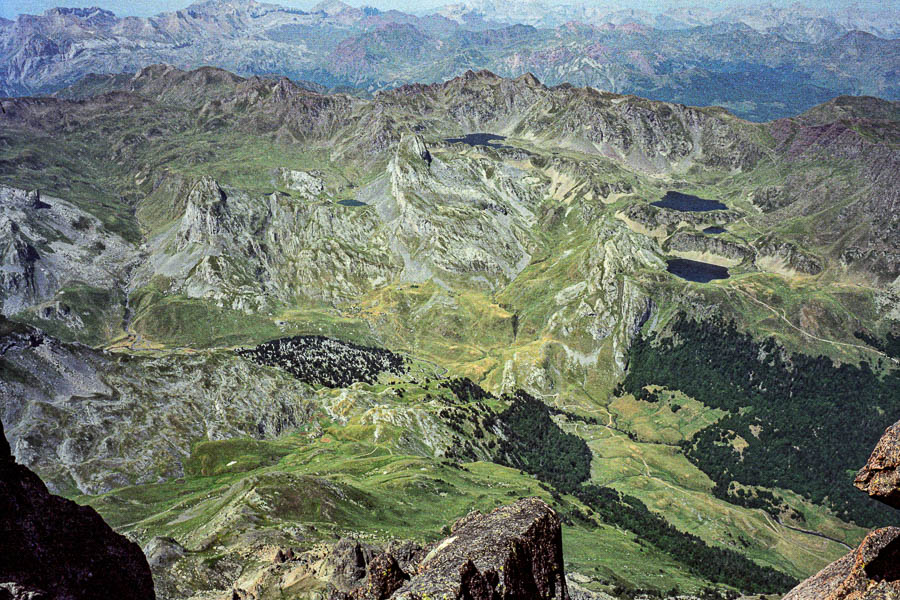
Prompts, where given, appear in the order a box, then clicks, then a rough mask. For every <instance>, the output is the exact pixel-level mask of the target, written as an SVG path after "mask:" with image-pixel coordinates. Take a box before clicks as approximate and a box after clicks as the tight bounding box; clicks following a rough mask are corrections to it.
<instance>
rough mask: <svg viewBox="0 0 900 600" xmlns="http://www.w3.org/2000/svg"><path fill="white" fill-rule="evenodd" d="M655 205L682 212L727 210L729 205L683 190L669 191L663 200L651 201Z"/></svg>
mask: <svg viewBox="0 0 900 600" xmlns="http://www.w3.org/2000/svg"><path fill="white" fill-rule="evenodd" d="M650 204H652V205H653V206H658V207H660V208H671V209H672V210H680V211H681V212H705V211H707V210H727V209H728V207H727V206H725V205H724V204H722V203H721V202H719V201H718V200H704V199H703V198H699V197H697V196H692V195H690V194H682V193H681V192H667V193H666V195H665V196H663V199H662V200H658V201H656V202H651V203H650Z"/></svg>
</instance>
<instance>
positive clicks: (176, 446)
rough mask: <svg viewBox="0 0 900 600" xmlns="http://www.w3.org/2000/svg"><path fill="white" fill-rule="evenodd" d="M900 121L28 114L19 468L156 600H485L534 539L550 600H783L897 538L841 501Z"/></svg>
mask: <svg viewBox="0 0 900 600" xmlns="http://www.w3.org/2000/svg"><path fill="white" fill-rule="evenodd" d="M209 6H216V7H221V6H222V5H221V4H217V5H209ZM257 9H258V10H260V11H265V10H269V9H268V8H265V7H262V8H260V7H257ZM210 10H212V9H211V8H210ZM344 12H345V11H343V10H342V11H341V12H339V13H338V15H341V14H344ZM92 14H93V16H90V15H84V14H82V15H81V16H78V17H77V18H76V17H72V19H73V20H77V21H79V22H81V21H83V20H84V19H92V18H96V19H99V21H100V22H107V21H108V22H109V23H112V24H113V25H110V27H113V26H115V27H125V26H126V25H128V26H129V27H131V26H134V27H137V26H138V25H141V26H143V25H142V24H147V23H151V22H152V21H145V20H137V19H132V20H128V19H126V20H117V19H113V18H112V17H109V16H107V15H105V14H103V13H92ZM270 14H276V15H283V14H286V13H284V12H283V11H281V10H280V9H278V10H277V11H276V13H270ZM298 16H301V17H302V16H303V15H298ZM370 17H371V15H370ZM265 18H266V17H265V16H257V17H252V18H251V22H256V21H253V19H265ZM272 18H274V17H272ZM279 18H280V17H279ZM317 18H319V19H333V18H335V17H333V16H328V15H326V16H322V15H319V16H318V17H317ZM366 18H369V17H366ZM203 19H207V17H203V18H202V19H200V18H198V17H191V18H187V17H185V19H184V21H185V22H186V23H188V24H189V25H190V27H195V26H196V25H197V21H198V20H200V21H203ZM66 22H68V21H66ZM204 22H205V21H204ZM230 22H231V23H232V24H233V25H234V27H235V29H236V30H237V29H239V28H243V27H245V26H244V25H240V27H238V25H239V24H240V23H241V22H242V21H240V19H237V18H235V19H232V20H231V21H230ZM178 26H179V27H181V26H185V27H187V26H188V25H185V24H184V23H181V24H179V25H178ZM98 27H99V25H98ZM172 27H175V26H174V25H173V26H172ZM391 27H394V26H391ZM396 27H399V26H396ZM215 29H216V30H219V29H221V26H219V25H217V26H216V27H215ZM520 29H522V28H521V27H520V28H514V31H518V30H520ZM378 31H379V30H378V29H377V28H376V29H375V32H376V33H377V32H378ZM380 31H381V32H383V31H385V29H382V30H380ZM416 31H419V29H418V26H416ZM485 31H487V32H490V31H492V30H490V29H487V30H485ZM691 32H692V33H690V35H697V30H691ZM154 35H156V34H154ZM236 35H237V34H236ZM242 35H243V34H240V35H238V37H237V38H236V39H238V40H243V39H244V38H243V37H241V36H242ZM429 35H431V34H429ZM473 35H474V34H473ZM753 35H762V34H757V33H754V34H753ZM763 37H764V36H763ZM86 39H87V38H86ZM242 43H243V42H242ZM341 43H343V42H341ZM879 43H880V42H879ZM235 47H237V46H235ZM348 72H350V71H348ZM898 115H900V103H898V102H895V101H890V100H884V99H879V98H875V97H858V96H857V97H851V96H840V97H837V98H833V99H830V100H828V101H826V102H824V103H821V104H819V105H817V106H815V107H813V108H811V109H810V110H807V111H805V112H803V113H801V114H798V115H795V116H793V117H790V118H783V119H777V120H774V121H768V122H763V123H756V122H751V121H747V120H744V119H741V118H739V117H737V116H735V115H733V114H731V113H730V112H728V111H727V110H725V109H723V108H720V107H691V106H685V105H684V104H679V103H673V102H662V101H656V100H649V99H644V98H639V97H637V96H634V95H621V94H616V93H612V92H608V91H600V90H597V89H595V88H593V87H578V86H575V85H572V84H560V85H546V84H545V83H542V82H541V81H540V78H539V77H537V76H535V75H534V74H531V73H526V74H523V75H521V76H518V77H515V78H509V77H502V76H500V75H497V74H495V73H493V72H490V71H485V70H482V71H471V70H470V71H466V72H464V73H462V74H461V75H458V76H456V77H453V78H450V79H448V80H446V81H442V82H439V83H432V84H425V83H414V84H409V85H402V86H398V87H395V88H391V89H384V90H378V91H376V92H375V93H373V94H372V95H371V97H359V96H357V95H354V94H347V93H339V92H329V93H324V92H323V91H322V90H321V89H320V88H318V86H316V85H313V84H311V83H302V82H295V81H292V80H291V79H289V78H287V77H269V76H267V77H262V76H250V77H243V76H239V75H236V74H234V73H231V72H229V71H226V70H222V69H218V68H213V67H203V68H199V69H194V70H182V69H179V68H177V67H174V66H172V65H166V64H154V65H149V66H145V67H143V68H141V69H139V70H138V71H137V72H136V73H133V74H128V75H121V74H106V75H92V76H88V77H85V78H84V79H82V80H80V81H77V82H75V83H74V84H73V85H72V86H70V87H67V88H64V89H61V90H59V92H58V93H57V94H56V95H55V96H53V97H17V98H3V99H2V100H0V302H2V312H3V314H4V315H5V316H4V317H3V318H2V319H0V380H2V383H3V386H2V388H0V394H2V396H0V398H2V402H0V421H2V423H3V426H4V431H5V435H6V437H7V438H8V439H9V443H10V447H11V453H12V455H14V456H15V458H16V461H17V462H18V463H20V465H22V468H27V469H30V470H32V471H33V472H34V473H36V474H37V475H38V476H40V477H41V478H42V479H43V480H44V481H45V482H46V484H47V487H48V488H49V490H50V491H52V492H54V493H57V494H61V495H64V496H66V497H68V498H70V499H73V500H75V501H76V502H78V503H82V504H87V505H89V506H92V507H93V508H94V509H95V510H96V511H97V512H98V513H99V514H100V515H101V516H102V517H103V518H104V519H105V520H107V522H108V523H109V524H110V525H111V526H112V527H113V528H114V529H116V530H117V531H118V532H119V533H123V534H127V535H128V536H129V537H130V538H132V539H133V540H135V541H137V542H139V543H140V544H141V545H142V547H143V549H144V551H145V554H146V555H147V556H148V557H149V559H148V560H149V566H150V568H151V570H152V573H153V578H154V585H155V588H156V594H157V596H158V597H160V598H197V599H198V600H199V599H200V598H208V597H220V596H223V597H229V596H230V597H238V598H268V597H278V596H279V595H281V596H286V595H293V596H296V597H301V598H321V597H323V596H327V595H329V594H331V593H332V592H334V593H338V592H339V593H343V594H357V596H359V595H360V594H364V593H366V592H365V588H366V585H368V584H364V583H363V582H364V581H365V580H366V577H368V575H367V574H366V565H370V564H375V565H383V568H384V572H385V573H387V574H393V575H392V576H391V577H392V578H393V583H391V586H390V587H391V589H392V590H394V591H392V592H391V594H393V593H400V594H403V593H409V594H412V593H414V592H415V590H416V589H420V588H419V587H416V586H423V587H421V589H425V587H426V586H431V585H433V583H434V582H433V581H431V580H427V579H425V580H423V579H416V578H415V577H414V575H415V573H419V574H420V575H419V576H420V577H421V573H424V572H426V571H428V570H429V569H431V568H435V569H437V567H438V565H442V566H441V567H440V569H439V570H438V571H436V572H437V573H438V574H439V575H440V576H441V577H443V579H441V580H440V581H442V582H443V583H442V584H441V585H444V584H447V581H450V580H449V579H447V577H449V575H447V574H448V573H451V572H452V575H453V577H461V578H463V579H464V580H465V582H466V585H470V584H471V586H472V588H471V589H484V587H483V586H484V585H486V586H488V588H490V589H493V588H491V587H490V586H492V585H496V584H497V582H498V581H499V580H495V579H490V578H488V579H482V577H487V576H486V575H483V574H482V571H483V570H484V569H487V568H488V567H486V566H483V565H485V564H487V563H483V562H477V561H476V562H477V565H476V566H477V569H476V570H475V571H472V569H471V568H469V567H466V568H465V569H462V570H460V563H459V561H457V559H459V558H460V556H459V554H458V552H459V548H460V546H459V545H453V540H454V538H455V536H456V532H457V531H463V532H468V533H467V535H469V534H471V535H472V536H476V537H477V538H478V539H479V540H482V541H483V540H484V539H485V537H486V535H487V534H484V530H483V529H482V528H481V527H480V526H479V527H475V525H474V524H476V523H480V524H483V525H485V526H490V527H494V528H496V527H500V525H498V523H499V522H500V521H498V519H500V518H501V517H503V520H505V519H506V518H507V517H506V516H508V515H510V514H527V515H532V516H534V518H535V519H536V520H537V522H540V523H544V525H542V526H541V527H539V528H538V529H530V527H531V525H530V523H531V522H532V521H530V520H528V519H525V518H524V517H523V520H521V521H516V522H517V523H519V524H520V525H521V527H520V528H519V529H516V530H515V531H514V532H512V533H510V532H506V533H510V535H511V536H512V537H517V538H521V539H522V540H526V541H525V542H522V544H524V545H520V546H515V545H514V546H513V548H520V549H521V550H522V551H523V552H524V551H525V549H526V548H532V549H533V548H534V547H536V546H537V545H539V544H535V543H532V542H528V540H534V539H535V537H534V536H532V533H533V532H535V531H540V532H544V533H543V534H542V535H544V534H546V535H550V534H552V535H550V537H551V538H552V539H553V540H555V539H556V533H555V531H556V530H555V529H554V527H553V523H554V522H555V521H554V519H557V518H558V519H559V524H560V530H559V531H560V533H561V536H562V541H561V544H562V549H563V551H564V557H565V558H564V559H563V561H564V564H563V566H564V568H565V572H566V573H567V575H568V579H567V580H566V584H565V586H563V584H562V581H561V580H560V579H559V578H555V579H554V578H553V577H549V579H546V578H545V579H542V580H541V581H545V580H547V581H555V582H556V583H554V584H553V585H554V586H555V588H554V589H556V590H560V593H563V592H562V590H563V588H564V587H565V589H566V590H568V591H567V592H565V593H568V594H573V593H574V592H577V593H578V594H581V595H580V596H578V597H580V598H604V599H605V598H609V597H610V596H613V597H617V598H634V597H640V596H641V595H647V594H653V595H656V596H658V597H664V596H666V595H668V596H669V597H672V596H677V595H678V593H677V592H673V590H680V591H683V592H686V593H690V594H691V595H693V596H694V597H704V595H705V597H709V598H715V597H719V598H727V597H733V596H735V595H737V594H738V593H746V594H753V595H755V596H757V597H758V596H759V595H761V594H764V595H772V594H778V593H783V592H786V591H787V590H788V589H790V588H791V587H792V586H793V585H794V584H796V583H797V582H798V581H799V580H800V579H803V578H805V577H808V576H810V575H812V574H814V573H816V572H817V571H819V570H820V569H822V568H823V567H825V566H826V565H827V564H828V563H830V562H831V561H834V560H837V559H839V558H840V557H841V556H843V555H845V554H846V552H847V551H848V549H849V548H850V547H856V546H858V545H859V544H860V542H862V541H863V540H864V538H865V537H866V534H867V531H868V529H869V528H871V527H874V526H883V525H887V524H890V523H891V522H893V521H894V520H895V519H896V517H895V515H893V514H892V512H893V511H890V510H888V509H887V508H886V507H883V506H882V505H881V504H879V503H877V502H876V501H874V500H871V499H870V498H868V497H867V496H866V495H865V494H861V493H859V492H857V491H856V490H855V489H854V488H853V476H854V470H855V469H856V468H858V467H859V465H861V464H863V463H864V462H865V460H866V457H867V455H868V452H869V450H870V449H871V448H872V447H873V446H874V445H875V443H876V442H877V440H878V438H879V437H880V436H881V434H882V432H883V431H884V429H885V428H886V427H887V426H888V425H890V424H891V423H893V422H895V421H896V416H897V414H900V404H898V402H900V376H898V360H900V344H898V343H900V248H898V240H900V210H898V201H900V199H898V192H897V190H898V189H900V186H898V182H897V177H898V175H897V174H898V173H900V165H898V164H897V163H898V153H897V148H898V145H900V126H898V123H900V119H898ZM851 421H852V426H851V425H849V424H848V423H849V422H851ZM526 497H537V498H540V500H539V501H538V500H535V501H531V502H530V503H526V504H521V503H519V502H517V501H518V500H519V499H521V498H526ZM508 505H511V506H513V507H519V508H500V507H505V506H508ZM523 506H525V507H526V508H522V507H523ZM545 506H547V507H552V512H548V511H549V509H545V508H544V507H545ZM528 507H530V508H528ZM473 510H477V511H480V513H483V515H482V516H481V517H479V516H477V515H476V516H473V517H472V519H473V520H471V521H469V520H468V517H466V515H468V514H469V513H470V512H471V511H473ZM520 510H524V511H525V513H520V512H516V511H520ZM473 514H475V513H473ZM548 514H550V515H552V518H551V517H546V515H548ZM491 515H494V517H491ZM542 515H544V516H542ZM463 517H465V518H463ZM530 518H531V517H529V519H530ZM458 519H462V520H461V521H458ZM453 522H456V523H457V524H456V525H454V526H453V529H450V528H446V529H445V526H446V524H447V523H453ZM466 523H470V527H468V528H467V527H466ZM497 531H498V532H499V533H498V535H499V534H500V533H503V530H502V528H501V529H499V530H497ZM529 532H532V533H529ZM504 535H505V534H504ZM508 538H509V536H507V537H503V538H502V539H508ZM466 539H469V538H468V537H467V538H466ZM498 539H500V538H498ZM510 539H511V538H510ZM511 543H513V544H516V543H519V542H511ZM553 543H554V544H555V543H556V542H553ZM478 547H479V548H481V546H478ZM547 547H550V548H552V549H553V552H552V554H553V555H554V556H553V557H549V558H546V559H545V560H543V561H541V562H539V563H535V564H537V566H540V565H555V566H552V570H554V572H557V571H558V570H559V569H560V567H559V561H558V560H557V558H558V553H557V552H556V548H557V546H553V545H548V546H547ZM446 549H449V550H448V552H449V551H452V557H453V559H452V560H450V559H449V558H448V559H447V561H446V562H444V560H443V559H441V561H440V562H435V563H432V562H430V561H431V560H435V557H436V556H445V557H446V556H448V555H447V554H444V555H441V552H442V550H446ZM276 551H277V552H276ZM380 551H385V552H387V553H388V554H390V555H391V556H393V557H394V559H395V560H396V562H397V568H395V567H394V565H393V563H391V562H390V560H388V559H384V560H386V561H387V562H374V563H373V562H372V561H373V560H374V557H375V555H376V554H377V553H378V552H380ZM473 551H474V550H473ZM532 551H533V550H529V552H532ZM279 556H280V558H279ZM479 556H481V555H480V554H479ZM503 556H506V555H503ZM503 556H501V557H500V558H496V560H493V561H492V562H490V564H491V565H494V566H493V567H490V568H491V569H494V573H495V575H491V576H490V577H491V578H493V577H497V576H498V575H497V573H498V572H499V567H497V566H496V565H497V564H501V563H502V561H503V560H506V558H503ZM510 556H512V558H509V560H510V561H512V562H510V563H508V564H516V565H519V567H521V566H522V561H519V562H515V561H514V560H513V559H514V558H515V556H520V557H521V556H524V555H522V554H516V553H515V552H513V553H512V554H511V555H510ZM429 557H431V558H429ZM479 560H480V559H479ZM498 561H500V562H499V563H498ZM526 562H527V561H526ZM502 564H506V563H502ZM429 565H432V566H431V567H429ZM463 566H465V563H463ZM547 568H550V567H547ZM448 569H449V570H448ZM541 569H544V567H541ZM539 570H540V569H539ZM370 571H371V569H370ZM516 572H517V573H522V572H525V573H528V572H530V571H529V570H528V569H521V568H518V567H517V571H516ZM541 572H543V573H544V574H545V575H546V574H547V571H546V570H542V571H541ZM369 574H371V572H370V573H369ZM404 575H405V576H409V577H411V578H410V579H409V582H408V584H406V583H403V582H401V581H400V580H403V581H404V582H405V581H406V580H405V579H403V577H404ZM386 577H387V575H386ZM388 579H390V578H388ZM453 581H455V579H454V580H453ZM472 582H475V583H472ZM492 582H493V583H492ZM398 583H399V584H400V585H401V586H403V585H408V586H409V587H406V588H403V587H401V588H396V587H394V585H395V584H398ZM372 585H375V582H374V581H372ZM379 585H380V584H379ZM448 585H449V584H448ZM544 585H545V584H544V583H541V586H542V588H541V589H549V588H544V587H543V586H544ZM546 585H549V584H546ZM479 586H481V587H479ZM398 589H406V590H407V592H396V590H398ZM442 589H444V588H442ZM467 589H468V588H467ZM410 590H412V591H410ZM573 591H574V592H573ZM416 593H417V592H416ZM379 597H384V598H387V597H389V595H383V596H379ZM398 597H400V596H398ZM403 597H406V596H403ZM409 597H414V596H412V595H410V596H409Z"/></svg>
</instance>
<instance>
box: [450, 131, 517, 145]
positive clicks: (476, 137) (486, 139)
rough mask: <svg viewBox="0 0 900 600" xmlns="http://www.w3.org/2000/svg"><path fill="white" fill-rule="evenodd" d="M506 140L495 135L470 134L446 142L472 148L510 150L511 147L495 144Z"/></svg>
mask: <svg viewBox="0 0 900 600" xmlns="http://www.w3.org/2000/svg"><path fill="white" fill-rule="evenodd" d="M505 139H506V136H505V135H496V134H494V133H469V134H466V135H464V136H462V137H458V138H447V139H446V140H444V141H445V142H450V143H451V144H468V145H470V146H486V147H488V148H509V146H504V145H503V144H495V143H494V142H502V141H503V140H505Z"/></svg>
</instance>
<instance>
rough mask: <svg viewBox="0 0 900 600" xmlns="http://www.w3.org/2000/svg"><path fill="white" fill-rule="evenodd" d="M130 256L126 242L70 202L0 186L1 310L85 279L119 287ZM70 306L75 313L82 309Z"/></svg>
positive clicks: (98, 285) (10, 312) (130, 248)
mask: <svg viewBox="0 0 900 600" xmlns="http://www.w3.org/2000/svg"><path fill="white" fill-rule="evenodd" d="M136 259H137V252H136V250H135V249H134V247H133V246H132V245H131V244H130V243H128V242H126V241H125V240H124V239H122V237H121V236H119V235H117V234H115V233H111V232H109V231H108V230H106V229H105V228H104V227H103V226H102V223H101V222H100V220H99V219H97V218H96V217H94V216H93V215H91V214H89V213H87V212H85V211H83V210H81V209H80V208H78V207H76V206H75V205H73V204H71V203H69V202H66V201H64V200H61V199H59V198H52V197H49V196H47V197H42V196H41V195H40V194H39V193H38V192H37V191H36V190H32V191H26V190H23V189H17V188H12V187H7V186H2V185H0V311H2V312H3V313H4V314H7V315H13V314H16V313H19V312H21V311H23V310H26V309H28V308H30V307H33V306H35V305H39V304H41V303H42V302H46V301H48V300H51V299H52V298H53V296H54V295H55V294H56V293H57V292H59V291H60V289H62V288H63V287H64V286H67V285H73V284H76V283H77V284H83V283H84V282H90V284H91V285H92V286H94V287H96V288H98V289H104V290H109V289H116V288H118V287H121V286H122V285H124V283H123V282H124V281H125V279H126V277H127V272H128V270H129V269H130V268H131V266H133V264H134V262H135V260H136ZM74 308H75V312H76V313H77V312H79V310H78V309H81V308H83V307H74ZM92 308H93V309H95V310H96V309H98V308H101V307H97V306H94V307H92ZM49 314H50V313H48V316H49Z"/></svg>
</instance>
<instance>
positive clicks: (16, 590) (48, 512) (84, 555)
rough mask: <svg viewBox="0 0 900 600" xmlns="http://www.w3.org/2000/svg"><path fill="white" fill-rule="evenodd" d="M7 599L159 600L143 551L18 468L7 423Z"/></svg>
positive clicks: (3, 511) (2, 491)
mask: <svg viewBox="0 0 900 600" xmlns="http://www.w3.org/2000/svg"><path fill="white" fill-rule="evenodd" d="M0 440H2V441H0V531H2V532H3V535H2V536H0V583H2V590H0V597H11V598H42V597H46V598H54V599H57V600H70V599H71V600H75V599H81V598H133V599H135V600H143V599H155V598H156V595H155V594H154V591H153V580H152V578H151V576H150V567H149V565H148V564H147V559H146V558H145V557H144V554H143V553H142V552H141V549H140V547H139V546H138V545H137V544H135V543H133V542H131V541H129V540H128V539H126V538H125V537H123V536H121V535H119V534H117V533H115V532H114V531H113V530H112V529H111V528H110V527H109V525H107V524H106V523H105V522H104V521H103V519H102V518H101V517H100V515H98V514H97V512H96V511H94V509H92V508H89V507H86V506H79V505H77V504H75V503H74V502H72V501H70V500H66V499H64V498H60V497H59V496H53V495H51V494H50V492H49V491H47V487H46V486H45V485H44V484H43V482H42V481H41V480H40V478H38V476H37V475H35V474H34V473H32V472H31V471H29V470H28V469H27V468H25V467H23V466H21V465H18V464H16V462H15V460H14V459H13V457H12V454H11V453H10V447H9V444H8V443H7V441H6V437H5V435H4V434H3V428H2V425H0Z"/></svg>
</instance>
